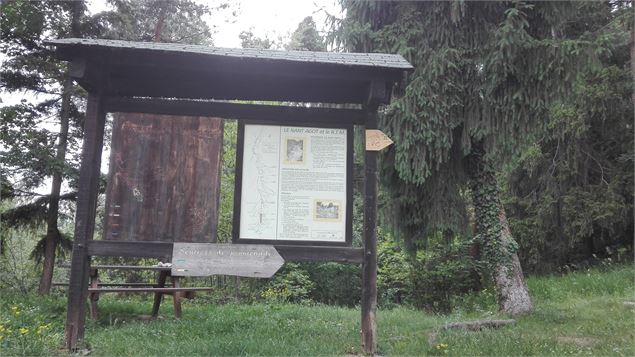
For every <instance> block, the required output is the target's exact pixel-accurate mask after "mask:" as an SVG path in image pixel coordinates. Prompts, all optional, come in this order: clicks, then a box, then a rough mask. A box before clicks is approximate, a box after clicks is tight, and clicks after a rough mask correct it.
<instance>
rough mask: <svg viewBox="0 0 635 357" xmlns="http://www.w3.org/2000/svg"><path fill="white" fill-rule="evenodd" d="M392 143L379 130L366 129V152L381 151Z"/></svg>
mask: <svg viewBox="0 0 635 357" xmlns="http://www.w3.org/2000/svg"><path fill="white" fill-rule="evenodd" d="M392 143H393V141H392V140H390V138H389V137H388V136H387V135H386V134H384V133H383V132H382V131H381V130H377V129H366V151H381V150H383V149H384V148H386V147H388V146H390V145H391V144H392Z"/></svg>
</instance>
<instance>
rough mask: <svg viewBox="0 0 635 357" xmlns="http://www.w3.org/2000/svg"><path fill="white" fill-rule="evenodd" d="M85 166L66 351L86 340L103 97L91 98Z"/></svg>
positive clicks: (78, 215)
mask: <svg viewBox="0 0 635 357" xmlns="http://www.w3.org/2000/svg"><path fill="white" fill-rule="evenodd" d="M85 120H86V121H85V123H84V143H83V146H82V163H81V168H80V171H79V190H78V193H77V213H76V215H75V238H74V241H73V253H72V260H71V276H70V281H69V284H68V285H69V286H68V308H67V315H66V328H65V334H66V347H67V348H68V349H69V350H75V349H77V343H78V341H81V340H82V339H83V338H84V322H85V320H86V298H87V297H88V278H89V276H90V257H89V256H88V241H90V240H92V239H93V230H94V228H95V210H96V208H97V193H98V189H99V169H100V166H101V150H102V145H103V140H104V125H105V121H106V116H105V113H104V111H103V107H102V96H101V95H100V94H96V93H90V94H89V95H88V103H87V106H86V119H85Z"/></svg>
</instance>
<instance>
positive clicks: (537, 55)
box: [335, 0, 611, 314]
mask: <svg viewBox="0 0 635 357" xmlns="http://www.w3.org/2000/svg"><path fill="white" fill-rule="evenodd" d="M342 6H343V8H344V9H345V10H346V17H345V18H344V19H343V20H341V22H340V23H337V24H336V25H337V30H336V32H335V40H336V44H339V45H341V46H343V47H344V48H346V49H348V50H351V51H356V52H390V53H400V54H402V55H403V56H404V57H405V58H406V59H408V60H409V61H410V62H411V63H412V64H413V65H414V66H415V70H414V72H413V73H412V74H410V75H409V76H408V78H406V81H404V84H403V86H402V87H400V88H397V89H396V91H395V93H394V94H395V95H394V100H393V103H392V104H391V105H390V106H389V107H388V108H386V110H385V113H384V115H383V116H382V121H381V123H380V125H381V126H382V129H383V130H384V131H386V133H387V134H388V135H390V136H391V137H392V138H393V140H394V141H395V145H394V146H393V148H392V149H391V150H390V151H389V152H388V153H387V155H385V157H384V160H383V177H384V182H385V184H386V188H387V189H388V190H389V192H391V194H392V197H391V200H392V202H393V204H394V206H395V210H396V212H397V215H398V216H399V217H400V220H399V221H398V225H399V226H400V227H401V229H402V233H403V235H404V237H405V238H406V239H410V240H418V239H425V237H426V235H428V234H429V233H430V232H432V231H434V230H435V229H448V228H449V229H452V230H453V231H455V232H458V231H465V230H466V229H465V224H464V222H465V212H466V210H465V204H464V203H463V201H464V200H463V196H464V191H463V189H464V188H466V187H469V188H470V191H471V196H472V202H473V205H474V212H475V215H474V216H475V220H476V222H475V223H476V224H475V230H476V232H475V233H476V234H475V241H476V242H478V243H479V246H480V251H481V253H480V257H481V259H482V260H483V261H484V263H486V264H485V266H487V269H486V271H484V272H485V273H488V274H489V275H490V276H491V277H492V278H493V280H494V282H495V285H496V288H497V292H498V302H499V307H500V309H501V310H502V311H504V312H507V313H511V314H519V313H525V312H529V311H531V309H532V304H531V299H530V297H529V294H528V291H527V288H526V285H525V282H524V278H523V274H522V269H521V267H520V264H519V262H518V257H517V254H516V248H517V245H516V243H515V242H514V240H513V238H512V236H511V232H510V230H509V226H508V224H507V219H506V215H505V212H504V210H503V207H502V205H501V203H500V198H499V191H500V189H499V185H498V182H497V179H496V175H495V172H496V171H495V169H496V167H498V165H500V163H502V162H504V161H505V159H506V158H508V157H510V155H511V154H512V153H514V152H515V151H517V150H518V149H519V148H522V147H523V144H524V142H525V140H526V139H527V138H528V137H529V135H528V134H529V133H530V132H531V131H532V129H533V128H535V127H537V126H540V125H542V124H543V123H542V122H541V121H540V120H541V119H542V118H544V116H545V115H546V114H547V113H548V109H549V107H550V105H552V103H554V101H555V100H558V99H560V98H563V97H564V96H565V95H566V94H567V93H568V90H569V87H570V85H571V83H572V81H573V79H574V78H575V77H576V75H577V70H578V68H579V67H580V66H581V65H584V64H585V63H587V62H588V60H589V59H592V58H594V57H595V55H596V54H597V53H598V52H600V51H602V50H603V49H604V45H606V44H607V43H609V42H610V41H611V38H610V36H604V35H601V36H594V35H593V34H585V35H583V36H571V37H568V36H567V34H566V33H565V32H563V31H562V28H563V26H564V25H565V24H567V18H568V17H570V16H573V15H575V14H576V13H577V12H578V11H581V10H580V6H579V5H578V4H575V3H550V2H540V3H526V2H523V1H511V2H463V1H451V2H446V1H438V2H373V1H360V0H344V1H342Z"/></svg>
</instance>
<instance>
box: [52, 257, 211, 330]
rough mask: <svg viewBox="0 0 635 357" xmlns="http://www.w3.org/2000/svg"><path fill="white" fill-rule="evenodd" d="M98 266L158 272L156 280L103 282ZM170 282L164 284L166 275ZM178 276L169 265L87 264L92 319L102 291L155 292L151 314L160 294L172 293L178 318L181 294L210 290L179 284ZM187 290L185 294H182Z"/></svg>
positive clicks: (100, 268) (111, 268) (160, 297)
mask: <svg viewBox="0 0 635 357" xmlns="http://www.w3.org/2000/svg"><path fill="white" fill-rule="evenodd" d="M60 267H62V268H70V265H60ZM100 270H129V271H134V270H141V271H156V272H157V273H158V276H157V282H156V283H127V282H126V283H102V282H100V281H99V271H100ZM168 277H169V278H170V280H171V282H172V285H166V281H167V278H168ZM179 278H180V277H178V276H173V275H172V268H171V267H170V266H157V265H151V266H133V265H93V266H91V267H90V282H89V284H90V285H89V288H88V299H89V305H88V306H89V311H90V317H91V319H93V320H96V319H97V301H98V300H99V295H100V294H104V293H154V303H153V305H152V318H156V317H157V316H158V315H159V308H160V307H161V301H162V299H163V295H171V296H172V302H173V304H174V316H175V317H176V318H177V319H179V318H181V298H182V297H192V296H193V294H194V292H195V291H210V290H212V288H209V287H182V286H181V284H180V281H179ZM53 285H56V286H66V285H68V283H53ZM183 293H186V294H187V295H183V296H182V294H183Z"/></svg>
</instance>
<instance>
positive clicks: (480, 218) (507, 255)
mask: <svg viewBox="0 0 635 357" xmlns="http://www.w3.org/2000/svg"><path fill="white" fill-rule="evenodd" d="M468 168H469V169H468V174H469V176H470V187H471V189H472V194H473V197H474V211H475V216H476V239H477V241H478V243H479V246H480V248H481V259H482V260H483V261H484V262H485V266H486V267H488V268H489V269H488V272H487V273H488V274H490V275H491V276H492V278H493V280H494V283H495V285H496V292H497V298H498V306H499V309H500V310H501V311H502V312H505V313H508V314H511V315H519V314H524V313H528V312H531V310H532V309H533V305H532V303H531V298H530V296H529V290H528V289H527V284H526V283H525V277H524V276H523V270H522V267H521V266H520V261H519V259H518V255H517V254H516V249H517V244H516V242H515V241H514V240H513V237H512V234H511V231H510V229H509V224H508V222H507V216H506V214H505V210H504V208H503V206H502V204H501V202H500V196H499V188H498V182H497V180H496V175H495V172H494V170H493V168H492V165H491V164H490V163H489V162H488V160H487V158H486V157H485V153H484V150H482V147H481V146H480V145H474V147H473V152H472V153H471V154H470V156H469V165H468Z"/></svg>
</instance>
